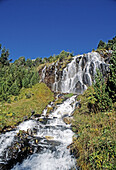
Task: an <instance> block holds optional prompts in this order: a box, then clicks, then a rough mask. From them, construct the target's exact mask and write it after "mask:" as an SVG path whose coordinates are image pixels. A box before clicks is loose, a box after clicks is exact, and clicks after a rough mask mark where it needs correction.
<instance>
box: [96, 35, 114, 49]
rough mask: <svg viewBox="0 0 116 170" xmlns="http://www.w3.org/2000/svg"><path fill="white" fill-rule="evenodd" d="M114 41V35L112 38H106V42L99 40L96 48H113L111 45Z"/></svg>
mask: <svg viewBox="0 0 116 170" xmlns="http://www.w3.org/2000/svg"><path fill="white" fill-rule="evenodd" d="M115 43H116V36H115V37H114V38H113V39H112V40H108V43H106V42H103V41H102V40H100V42H99V44H98V46H97V49H106V50H109V49H111V50H113V45H114V44H115Z"/></svg>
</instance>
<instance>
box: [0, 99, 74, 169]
mask: <svg viewBox="0 0 116 170" xmlns="http://www.w3.org/2000/svg"><path fill="white" fill-rule="evenodd" d="M52 105H53V103H52V104H51V105H48V107H51V106H52ZM76 105H77V102H76V96H72V97H71V98H69V99H67V100H65V101H64V102H63V103H62V104H59V105H56V106H55V109H54V111H53V112H51V113H50V114H49V116H48V117H46V112H47V109H44V111H43V114H42V115H41V117H34V118H33V116H32V118H31V119H30V120H26V121H24V122H22V123H20V124H19V125H18V126H17V128H16V129H15V130H12V131H9V132H6V133H4V134H1V135H0V169H1V170H2V169H5V168H2V167H3V165H5V164H7V162H8V161H9V153H8V148H9V147H11V146H12V143H13V141H14V140H15V136H16V135H17V133H18V132H19V131H20V130H24V131H28V132H29V131H30V132H29V133H30V134H31V133H33V131H34V129H36V133H33V138H34V139H36V140H37V139H39V142H38V143H37V142H36V143H35V144H34V143H33V141H32V140H31V139H32V137H31V135H32V134H31V135H30V141H29V143H31V145H32V146H33V147H34V149H33V153H32V154H30V155H27V157H25V158H24V159H23V160H22V161H21V162H18V161H17V162H16V163H15V164H14V165H12V166H11V168H8V169H12V170H72V169H73V170H74V169H75V170H76V169H77V168H76V160H75V158H74V156H73V155H71V154H70V149H68V148H67V147H68V146H69V145H70V144H71V143H72V137H73V135H74V133H73V132H72V130H71V125H70V124H66V123H64V121H63V118H65V117H67V118H72V113H73V111H74V110H75V107H76ZM43 119H45V120H46V121H45V122H42V121H40V120H43ZM28 139H29V136H28ZM38 148H39V150H38ZM3 155H4V156H3ZM11 161H12V160H11ZM1 165H2V166H1Z"/></svg>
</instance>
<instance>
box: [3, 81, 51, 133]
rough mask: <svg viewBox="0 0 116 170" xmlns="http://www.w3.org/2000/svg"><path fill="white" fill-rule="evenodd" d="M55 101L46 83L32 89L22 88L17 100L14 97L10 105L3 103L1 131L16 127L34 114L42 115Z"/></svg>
mask: <svg viewBox="0 0 116 170" xmlns="http://www.w3.org/2000/svg"><path fill="white" fill-rule="evenodd" d="M27 96H28V97H27ZM53 100H54V95H53V93H52V92H51V90H50V89H49V88H48V87H47V86H46V85H45V84H44V83H40V84H39V83H38V84H36V85H34V86H32V88H22V89H21V91H20V94H19V96H17V98H16V97H15V96H12V98H11V102H10V103H1V107H0V109H1V110H0V130H2V129H3V128H4V127H8V126H12V127H13V126H15V125H16V124H17V123H18V122H21V121H23V120H24V117H25V116H26V118H29V117H30V116H31V115H32V113H33V112H34V113H35V114H36V113H37V114H41V113H42V111H43V109H44V108H45V107H46V106H47V105H48V103H49V102H50V101H53Z"/></svg>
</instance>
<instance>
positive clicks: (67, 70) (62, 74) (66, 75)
mask: <svg viewBox="0 0 116 170" xmlns="http://www.w3.org/2000/svg"><path fill="white" fill-rule="evenodd" d="M110 53H111V52H110ZM108 66H109V64H108V63H107V62H105V59H104V58H103V55H101V54H100V53H98V52H90V53H87V54H83V55H77V56H74V57H72V59H71V60H70V62H69V63H68V64H67V65H66V66H65V67H64V68H62V67H61V63H60V62H59V61H57V62H55V63H52V64H50V65H49V66H46V65H45V66H44V67H43V68H42V69H41V70H40V71H39V74H40V77H41V81H42V82H44V83H46V84H47V86H48V87H50V88H51V89H52V90H53V91H54V92H62V93H76V94H79V93H83V91H84V90H86V89H87V87H88V86H90V85H92V82H93V81H94V79H95V74H96V69H98V70H100V71H101V72H102V74H103V75H104V76H105V75H106V74H107V73H108Z"/></svg>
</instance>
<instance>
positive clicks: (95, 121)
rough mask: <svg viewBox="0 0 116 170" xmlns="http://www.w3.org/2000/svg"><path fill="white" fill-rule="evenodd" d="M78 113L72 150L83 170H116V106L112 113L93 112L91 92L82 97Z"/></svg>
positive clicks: (80, 97) (79, 98) (75, 120)
mask: <svg viewBox="0 0 116 170" xmlns="http://www.w3.org/2000/svg"><path fill="white" fill-rule="evenodd" d="M77 100H80V104H81V105H80V106H79V107H78V108H77V109H76V111H75V113H74V122H73V131H74V132H75V133H76V135H75V136H74V138H73V142H74V143H73V147H72V150H73V152H74V154H75V156H76V157H77V164H78V166H80V167H81V169H83V170H88V169H116V164H115V162H116V133H115V132H116V126H115V125H116V117H115V116H116V106H115V104H114V107H113V109H112V110H111V111H107V112H97V113H96V114H95V113H90V112H89V109H88V107H87V103H88V101H87V100H88V99H87V91H86V92H85V93H84V94H83V95H80V96H78V99H77Z"/></svg>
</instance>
